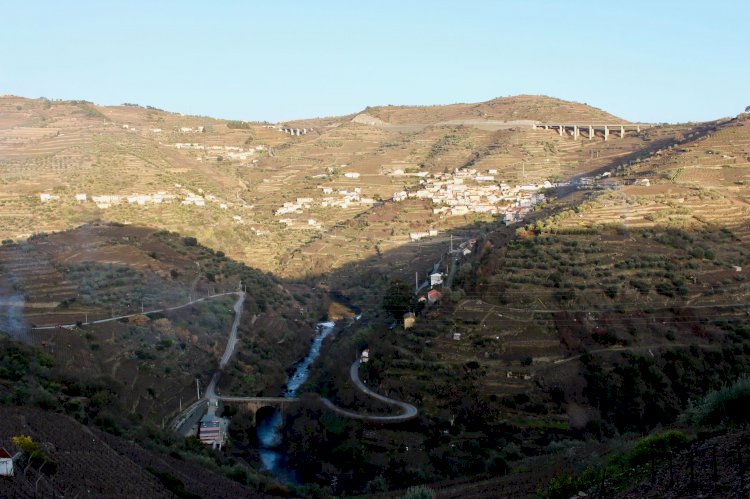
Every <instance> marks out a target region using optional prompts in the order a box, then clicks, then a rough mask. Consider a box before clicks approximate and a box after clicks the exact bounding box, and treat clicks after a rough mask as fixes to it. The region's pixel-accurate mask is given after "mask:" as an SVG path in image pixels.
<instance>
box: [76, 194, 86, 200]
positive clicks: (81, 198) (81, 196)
mask: <svg viewBox="0 0 750 499" xmlns="http://www.w3.org/2000/svg"><path fill="white" fill-rule="evenodd" d="M86 199H88V196H86V194H76V201H86Z"/></svg>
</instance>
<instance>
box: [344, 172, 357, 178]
mask: <svg viewBox="0 0 750 499" xmlns="http://www.w3.org/2000/svg"><path fill="white" fill-rule="evenodd" d="M344 177H346V178H359V173H357V172H346V173H344Z"/></svg>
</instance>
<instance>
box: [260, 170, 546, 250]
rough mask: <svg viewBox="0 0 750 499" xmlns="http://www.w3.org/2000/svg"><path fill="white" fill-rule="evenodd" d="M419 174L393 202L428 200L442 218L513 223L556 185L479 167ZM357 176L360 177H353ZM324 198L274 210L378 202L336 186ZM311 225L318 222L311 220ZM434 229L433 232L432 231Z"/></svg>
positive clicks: (280, 212)
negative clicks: (515, 180) (518, 180)
mask: <svg viewBox="0 0 750 499" xmlns="http://www.w3.org/2000/svg"><path fill="white" fill-rule="evenodd" d="M423 173H424V175H420V177H421V178H420V181H419V186H418V188H416V189H409V190H401V191H398V192H395V193H394V194H393V196H392V197H391V200H392V201H393V202H394V203H398V202H401V201H405V200H407V199H415V198H416V199H429V200H431V201H432V203H433V204H434V205H435V207H434V208H433V210H432V212H433V214H435V215H440V216H443V217H448V216H461V215H467V214H469V213H484V214H491V215H502V216H503V221H504V222H505V223H506V224H513V223H516V222H520V221H522V220H523V219H524V216H525V215H527V214H528V213H529V212H530V211H531V210H533V208H534V206H536V205H538V204H540V203H543V202H544V201H545V195H544V193H542V192H540V191H542V190H544V189H550V188H552V187H555V185H553V184H552V183H550V182H549V181H545V182H543V183H541V184H527V185H516V186H513V187H511V186H510V185H508V184H507V183H505V182H497V181H496V180H495V175H496V174H497V170H489V171H488V172H487V173H486V174H481V173H479V172H478V171H477V170H476V169H458V168H457V169H455V171H454V172H453V173H440V174H429V173H427V172H423ZM350 178H357V177H350ZM318 188H319V189H321V191H322V193H323V194H324V196H325V197H323V198H321V199H315V198H312V197H298V198H297V199H296V200H295V201H287V202H285V203H284V204H283V205H282V206H280V207H279V208H278V209H276V210H275V211H274V215H276V216H283V215H287V214H302V213H304V212H305V210H309V209H310V208H311V207H312V206H320V207H323V208H344V209H346V208H349V207H351V206H372V205H375V204H377V203H378V202H379V201H378V200H376V199H374V198H370V197H364V196H362V188H361V187H354V188H351V189H334V188H333V187H324V186H318ZM280 221H281V223H286V224H289V223H292V220H290V219H281V220H280ZM309 225H316V223H315V221H314V220H312V219H310V221H309ZM433 232H434V231H433ZM417 234H418V235H417V236H414V234H412V239H413V240H417V239H419V238H421V237H428V236H431V235H436V234H431V233H425V234H424V236H421V235H420V234H421V233H417Z"/></svg>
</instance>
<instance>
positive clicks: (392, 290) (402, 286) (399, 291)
mask: <svg viewBox="0 0 750 499" xmlns="http://www.w3.org/2000/svg"><path fill="white" fill-rule="evenodd" d="M413 301H414V293H412V290H411V287H410V286H409V285H408V284H406V283H405V282H404V281H402V280H400V279H394V280H392V281H391V282H390V284H388V290H386V292H385V296H383V309H384V310H385V311H386V312H387V313H389V314H390V315H392V316H393V317H394V318H395V319H396V320H401V319H403V317H404V314H405V313H407V312H408V311H409V310H411V308H412V305H413Z"/></svg>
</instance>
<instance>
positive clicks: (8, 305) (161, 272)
mask: <svg viewBox="0 0 750 499" xmlns="http://www.w3.org/2000/svg"><path fill="white" fill-rule="evenodd" d="M0 269H1V270H2V272H1V273H0V290H4V292H3V295H4V296H2V297H0V310H2V312H3V317H2V319H0V331H2V332H4V333H8V334H11V335H14V336H16V337H17V338H19V339H21V340H23V341H26V342H29V343H33V344H35V345H38V346H41V347H42V348H43V349H44V350H45V351H46V352H48V353H49V355H50V356H51V357H52V358H53V359H54V360H55V363H56V369H58V370H59V372H60V374H61V375H70V376H73V377H74V378H76V379H89V380H117V383H118V384H120V385H121V386H122V387H127V390H126V391H125V392H123V393H122V394H121V396H120V403H121V404H122V408H124V409H127V413H137V414H140V415H141V417H143V418H145V419H146V420H149V421H151V422H158V423H161V422H162V421H163V419H164V418H167V417H171V416H173V415H174V414H176V413H177V412H178V410H179V406H180V405H181V404H183V403H184V404H186V405H187V404H189V403H191V402H192V401H193V399H194V398H195V396H196V395H195V378H196V377H198V378H200V379H201V381H202V383H203V386H205V385H206V384H207V383H208V380H209V378H210V375H211V373H212V372H213V369H215V366H216V363H217V362H218V361H217V359H218V358H219V357H220V356H221V354H222V353H223V351H224V347H225V344H226V338H227V335H228V331H229V327H230V325H231V323H232V319H233V317H232V314H233V312H232V304H233V303H234V297H233V296H216V297H213V298H209V299H206V300H204V301H200V302H196V301H194V300H196V299H200V298H206V297H210V296H211V295H216V294H220V293H226V292H233V291H236V290H237V289H239V287H240V285H242V286H243V287H244V289H245V290H246V291H247V295H248V296H247V299H246V301H245V310H244V314H243V317H242V322H241V324H240V338H241V340H242V341H241V344H240V348H239V351H240V355H239V360H238V361H237V362H235V363H234V364H233V366H232V369H233V370H236V371H237V372H238V373H239V374H238V375H237V376H236V378H235V380H234V381H233V383H232V387H233V391H234V392H235V393H237V394H257V393H264V392H269V393H272V394H276V393H278V392H279V391H280V390H281V387H282V386H283V385H284V383H285V380H286V373H285V370H286V369H287V367H288V366H289V365H291V364H293V363H294V362H295V361H296V360H297V359H299V358H301V357H302V356H304V354H305V351H306V341H307V340H308V339H309V338H310V337H311V335H312V334H313V330H312V324H313V323H314V322H315V321H316V320H317V318H318V316H319V315H320V314H321V313H322V307H321V305H320V304H319V303H320V297H319V296H318V294H317V293H316V292H315V291H313V290H310V289H307V288H304V287H302V286H299V285H297V286H294V287H292V288H286V287H284V286H283V285H282V283H281V282H279V281H277V280H275V279H274V278H272V277H269V276H267V275H265V274H263V273H261V272H259V271H257V270H255V269H252V268H249V267H247V266H245V265H243V264H239V263H237V262H234V261H232V260H230V259H228V258H227V257H226V256H224V255H223V253H221V252H214V251H213V250H210V249H208V248H205V247H202V246H200V245H198V244H196V243H195V240H191V239H190V238H182V237H179V236H177V235H176V234H172V233H169V232H165V231H156V230H154V229H148V228H144V227H134V226H127V227H124V226H118V225H107V224H94V225H85V226H82V227H79V228H78V229H74V230H70V231H65V232H60V233H55V234H50V235H44V236H36V237H33V238H31V239H30V240H28V241H26V242H24V243H21V244H5V245H2V246H0ZM170 307H177V308H175V309H174V310H165V311H163V312H157V313H148V314H147V315H143V314H141V312H142V311H146V312H149V311H151V310H158V309H165V308H170ZM121 316H124V317H122V318H121V319H119V320H114V321H108V322H101V323H97V322H96V321H101V320H106V319H108V318H110V317H121ZM282 325H283V326H282ZM63 326H65V327H63ZM259 331H260V332H261V333H262V334H259V333H258V332H259ZM285 342H286V344H285ZM246 345H250V346H251V347H246ZM247 348H251V350H249V351H247V352H246V349H247ZM260 352H267V353H272V354H273V355H263V356H262V357H261V356H260V354H259V353H260ZM120 423H122V421H120Z"/></svg>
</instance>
